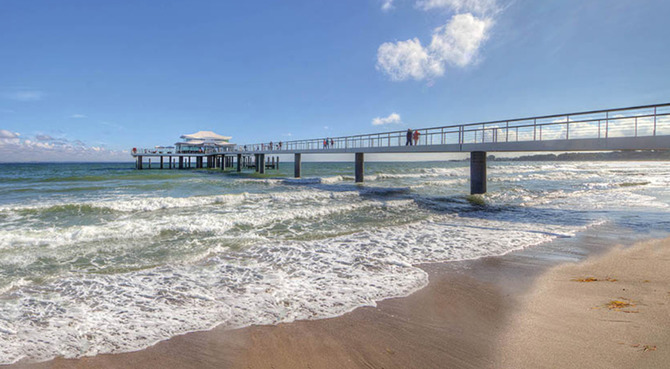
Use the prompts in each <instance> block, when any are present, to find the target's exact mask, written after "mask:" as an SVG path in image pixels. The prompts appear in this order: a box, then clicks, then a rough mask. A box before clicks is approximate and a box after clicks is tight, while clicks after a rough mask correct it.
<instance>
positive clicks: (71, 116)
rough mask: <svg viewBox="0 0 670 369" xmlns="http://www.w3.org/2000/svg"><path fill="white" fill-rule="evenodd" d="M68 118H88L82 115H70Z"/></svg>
mask: <svg viewBox="0 0 670 369" xmlns="http://www.w3.org/2000/svg"><path fill="white" fill-rule="evenodd" d="M70 118H72V119H84V118H88V116H86V115H84V114H72V115H70Z"/></svg>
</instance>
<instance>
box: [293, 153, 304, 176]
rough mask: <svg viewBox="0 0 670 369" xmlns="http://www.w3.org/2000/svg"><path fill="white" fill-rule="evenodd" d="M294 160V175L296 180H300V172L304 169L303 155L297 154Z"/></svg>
mask: <svg viewBox="0 0 670 369" xmlns="http://www.w3.org/2000/svg"><path fill="white" fill-rule="evenodd" d="M294 158H295V159H293V174H294V177H295V178H300V171H301V169H302V154H299V153H298V154H295V155H294Z"/></svg>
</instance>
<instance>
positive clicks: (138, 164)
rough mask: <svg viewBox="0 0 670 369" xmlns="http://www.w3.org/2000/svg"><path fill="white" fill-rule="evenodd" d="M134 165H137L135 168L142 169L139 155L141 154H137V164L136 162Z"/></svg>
mask: <svg viewBox="0 0 670 369" xmlns="http://www.w3.org/2000/svg"><path fill="white" fill-rule="evenodd" d="M136 166H137V169H138V170H142V157H141V156H138V157H137V164H136Z"/></svg>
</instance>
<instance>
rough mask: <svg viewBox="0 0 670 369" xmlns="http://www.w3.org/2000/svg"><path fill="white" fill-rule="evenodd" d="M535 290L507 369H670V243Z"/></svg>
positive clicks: (513, 333) (514, 324) (516, 323)
mask: <svg viewBox="0 0 670 369" xmlns="http://www.w3.org/2000/svg"><path fill="white" fill-rule="evenodd" d="M593 279H596V280H595V281H593ZM531 291H532V292H530V293H529V294H528V295H527V296H526V297H525V298H524V299H523V303H522V306H521V308H520V309H519V311H518V313H516V314H515V316H514V317H513V318H512V321H511V324H510V327H509V328H508V330H507V332H506V333H505V334H504V335H503V337H502V342H503V343H504V344H503V345H501V346H500V347H501V355H500V358H499V359H498V360H497V361H499V362H500V364H501V365H500V367H502V368H670V240H668V239H666V240H661V241H651V242H647V243H643V244H638V245H636V246H634V247H632V248H629V249H625V250H623V249H621V248H619V249H616V250H613V251H611V252H609V253H607V254H606V255H604V256H602V257H597V258H592V259H589V260H587V261H585V262H582V263H579V264H568V265H561V266H558V267H555V268H553V269H551V270H550V271H549V272H548V273H546V274H545V275H543V276H542V277H541V278H539V280H538V281H537V283H536V285H535V287H534V288H532V289H531ZM619 302H620V303H619ZM621 303H623V304H621ZM626 304H630V305H629V306H623V305H626Z"/></svg>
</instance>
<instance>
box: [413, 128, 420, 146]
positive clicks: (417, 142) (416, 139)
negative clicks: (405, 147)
mask: <svg viewBox="0 0 670 369" xmlns="http://www.w3.org/2000/svg"><path fill="white" fill-rule="evenodd" d="M419 135H420V133H419V131H418V130H416V131H414V135H413V136H414V137H413V138H414V146H416V145H418V144H419Z"/></svg>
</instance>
